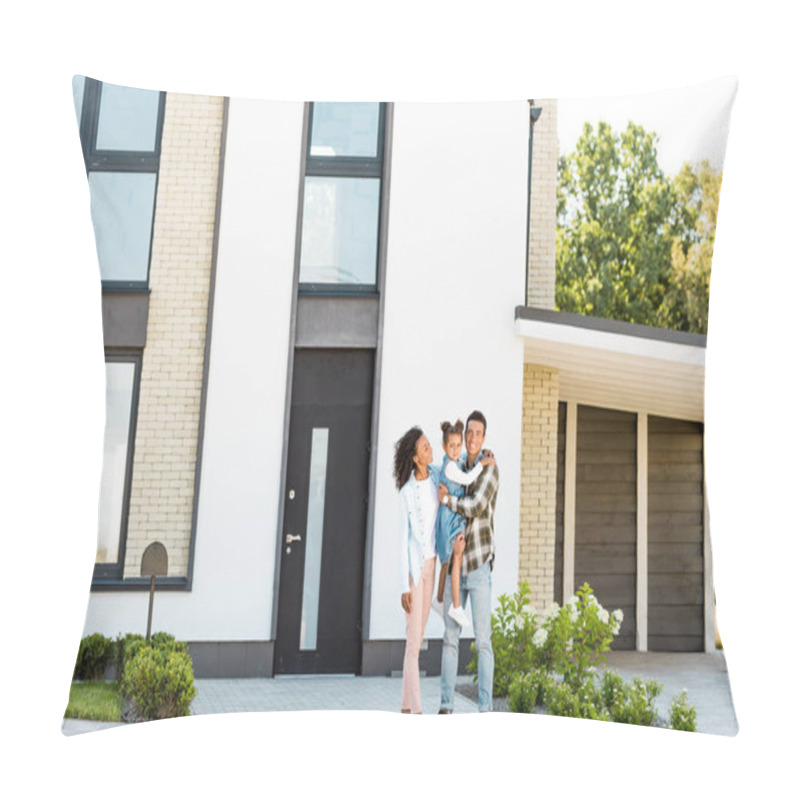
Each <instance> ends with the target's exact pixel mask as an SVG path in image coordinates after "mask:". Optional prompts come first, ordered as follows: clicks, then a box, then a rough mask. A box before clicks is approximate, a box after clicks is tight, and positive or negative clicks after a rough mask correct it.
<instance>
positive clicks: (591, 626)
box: [467, 581, 696, 731]
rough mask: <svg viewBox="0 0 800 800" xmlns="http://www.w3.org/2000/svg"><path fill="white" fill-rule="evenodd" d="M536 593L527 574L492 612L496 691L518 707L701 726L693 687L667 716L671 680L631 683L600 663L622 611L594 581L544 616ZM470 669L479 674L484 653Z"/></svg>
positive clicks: (679, 726)
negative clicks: (662, 706)
mask: <svg viewBox="0 0 800 800" xmlns="http://www.w3.org/2000/svg"><path fill="white" fill-rule="evenodd" d="M529 597H530V587H529V586H528V583H527V582H526V581H523V582H521V583H520V584H519V589H518V591H517V593H516V594H515V595H514V596H513V597H509V596H508V595H501V596H500V597H499V598H498V608H497V610H496V611H495V613H494V614H492V647H493V649H494V653H495V674H494V685H493V693H494V696H495V697H500V698H502V697H508V708H509V710H510V711H513V712H517V713H532V712H533V711H535V710H536V709H537V708H541V709H543V710H544V711H545V712H546V713H548V714H555V715H558V716H565V717H579V718H582V719H595V720H608V721H611V722H624V723H627V724H631V725H646V726H653V725H664V726H665V727H666V726H667V725H668V726H669V727H672V728H673V729H677V730H687V731H694V730H696V713H695V709H694V706H691V705H690V704H689V702H688V698H687V696H686V692H685V691H684V692H682V693H681V695H679V696H678V697H676V698H675V699H674V700H673V703H672V707H671V709H670V713H669V720H668V722H667V721H664V720H661V719H659V717H658V714H657V713H656V708H655V701H656V698H657V697H658V696H659V694H660V693H661V691H662V689H663V684H661V683H659V682H658V681H655V680H651V681H643V680H642V679H641V678H634V679H633V680H632V681H631V682H630V683H626V682H625V681H624V680H623V678H622V677H620V676H619V675H618V674H617V673H615V672H610V671H599V670H598V668H599V666H600V665H601V664H602V663H603V662H604V661H605V660H606V653H608V652H609V651H610V650H611V644H612V642H613V639H614V637H615V636H616V635H617V634H618V633H619V630H620V627H621V625H622V612H621V611H620V610H619V609H617V610H616V611H614V612H613V613H609V612H608V611H607V610H606V609H604V608H603V607H602V605H600V603H599V602H598V600H597V598H596V597H595V596H594V594H593V592H592V588H591V586H590V585H589V584H588V583H584V584H583V586H581V587H580V589H578V592H577V594H576V595H573V596H572V597H571V598H570V599H569V600H568V601H567V602H566V603H565V604H564V606H563V607H559V606H558V604H557V603H553V604H552V605H551V606H550V608H549V609H547V611H546V612H545V613H544V614H543V615H542V616H541V618H539V617H537V615H536V613H535V611H534V610H533V609H532V608H531V607H530V605H529V602H528V599H529ZM473 652H475V647H474V645H473ZM467 672H471V673H477V654H475V656H474V657H473V659H472V661H471V662H470V663H469V664H468V665H467ZM475 679H477V677H476V678H475Z"/></svg>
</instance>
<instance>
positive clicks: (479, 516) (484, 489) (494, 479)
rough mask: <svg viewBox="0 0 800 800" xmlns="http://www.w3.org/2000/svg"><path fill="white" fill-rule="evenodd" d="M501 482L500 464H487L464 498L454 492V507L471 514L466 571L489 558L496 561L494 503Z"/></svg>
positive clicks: (451, 505)
mask: <svg viewBox="0 0 800 800" xmlns="http://www.w3.org/2000/svg"><path fill="white" fill-rule="evenodd" d="M499 485H500V471H499V470H498V469H497V465H496V464H495V465H494V466H491V467H487V468H486V469H484V470H483V472H481V474H480V475H479V476H478V478H477V479H476V481H475V483H473V484H471V485H470V486H468V487H467V491H466V495H465V496H464V497H463V498H460V497H453V496H452V495H451V496H450V498H449V500H450V509H451V510H452V511H455V512H456V513H458V514H461V515H462V516H464V517H466V518H467V529H466V532H465V538H466V547H465V548H464V561H463V565H464V566H463V569H464V572H472V571H473V570H476V569H478V567H481V566H483V564H484V563H485V562H486V561H487V560H488V561H489V565H490V567H491V565H492V564H493V562H494V504H495V501H496V500H497V489H498V487H499Z"/></svg>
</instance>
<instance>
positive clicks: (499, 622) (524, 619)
mask: <svg viewBox="0 0 800 800" xmlns="http://www.w3.org/2000/svg"><path fill="white" fill-rule="evenodd" d="M529 597H530V586H529V585H528V582H527V581H522V582H521V583H520V584H519V590H518V591H517V593H516V594H514V595H513V596H512V597H509V596H508V595H507V594H501V595H500V597H498V598H497V599H498V603H499V606H498V608H497V610H496V611H495V612H494V613H493V614H492V650H493V651H494V685H493V687H492V694H493V695H494V696H495V697H506V696H507V695H508V691H509V686H510V684H511V681H512V680H513V679H514V678H515V677H516V676H517V675H525V674H527V673H528V672H530V671H531V670H532V669H534V668H535V667H537V666H538V665H539V664H540V663H541V660H542V658H543V655H544V653H543V651H542V649H541V648H539V647H537V646H536V644H535V643H534V634H535V632H536V615H535V614H534V613H533V612H532V611H531V610H529V607H528V598H529ZM472 652H473V654H474V655H473V658H472V661H470V662H469V664H467V672H468V673H469V674H472V675H474V676H475V677H474V678H473V680H477V672H478V656H477V651H476V650H475V645H474V644H473V645H472Z"/></svg>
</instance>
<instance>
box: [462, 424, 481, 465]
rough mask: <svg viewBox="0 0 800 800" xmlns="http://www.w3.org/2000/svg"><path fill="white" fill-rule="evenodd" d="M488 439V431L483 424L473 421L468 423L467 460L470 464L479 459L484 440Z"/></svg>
mask: <svg viewBox="0 0 800 800" xmlns="http://www.w3.org/2000/svg"><path fill="white" fill-rule="evenodd" d="M485 438H486V429H485V427H484V425H483V423H482V422H480V421H479V420H477V419H471V420H470V421H469V422H468V423H467V436H466V441H467V458H468V459H469V461H470V462H472V461H474V460H475V459H476V458H477V457H478V453H480V452H481V450H482V449H483V440H484V439H485Z"/></svg>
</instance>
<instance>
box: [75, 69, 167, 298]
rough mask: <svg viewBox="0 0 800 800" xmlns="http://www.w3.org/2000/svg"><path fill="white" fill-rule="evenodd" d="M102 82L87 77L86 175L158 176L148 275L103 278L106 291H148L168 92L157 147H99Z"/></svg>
mask: <svg viewBox="0 0 800 800" xmlns="http://www.w3.org/2000/svg"><path fill="white" fill-rule="evenodd" d="M102 90H103V83H102V82H101V81H98V80H95V79H94V78H88V77H87V78H85V79H84V88H83V105H82V107H81V119H80V125H79V129H80V138H81V148H82V150H83V160H84V164H85V167H86V177H87V179H88V177H89V173H90V172H130V173H148V174H154V175H155V176H156V185H155V189H154V193H153V216H152V218H151V220H150V245H149V248H148V251H147V278H146V279H145V280H144V281H107V280H102V278H101V287H102V290H103V291H112V292H118V291H147V290H148V288H149V285H150V266H151V263H152V259H153V228H154V226H155V217H156V204H157V200H158V185H159V177H160V166H161V137H162V134H163V132H164V111H165V108H166V101H167V94H166V92H159V100H158V115H157V117H156V135H155V148H154V149H153V150H146V151H141V150H97V149H96V147H95V144H96V140H97V127H98V124H99V119H100V98H101V96H102Z"/></svg>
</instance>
